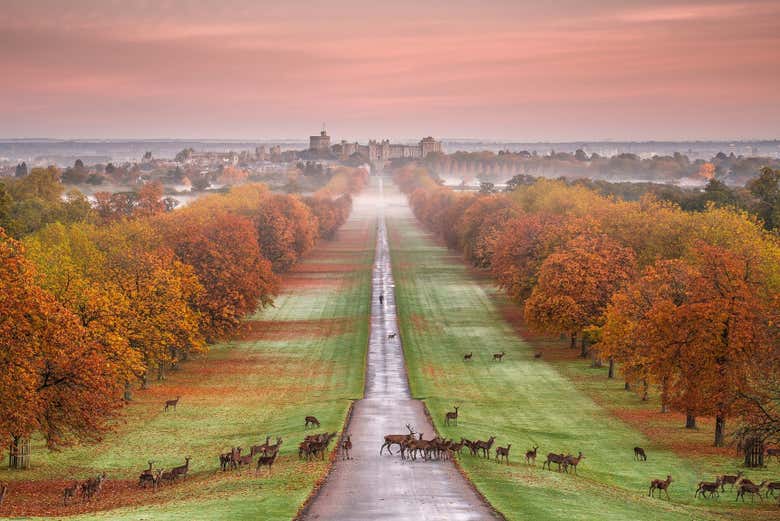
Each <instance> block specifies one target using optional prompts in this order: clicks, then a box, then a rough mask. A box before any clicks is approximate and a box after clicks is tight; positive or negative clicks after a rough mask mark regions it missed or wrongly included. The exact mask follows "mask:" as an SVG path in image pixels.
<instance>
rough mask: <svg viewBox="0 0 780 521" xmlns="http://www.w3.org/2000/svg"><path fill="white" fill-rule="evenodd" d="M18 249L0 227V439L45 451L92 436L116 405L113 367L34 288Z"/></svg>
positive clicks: (63, 312) (118, 390) (76, 322)
mask: <svg viewBox="0 0 780 521" xmlns="http://www.w3.org/2000/svg"><path fill="white" fill-rule="evenodd" d="M37 280H38V275H37V273H36V270H35V268H34V267H33V266H32V264H31V263H30V262H29V261H28V260H27V259H26V258H25V257H24V249H23V247H22V246H21V245H20V244H19V243H18V242H16V241H14V240H12V239H10V238H9V237H8V236H6V235H5V233H4V232H2V230H0V286H1V287H2V289H3V290H2V291H1V292H0V364H2V367H3V371H2V372H0V435H2V437H3V438H5V439H11V440H12V444H11V447H12V458H11V462H12V463H16V462H17V460H16V459H15V457H14V451H16V450H18V448H19V447H20V446H21V445H22V444H24V443H25V440H26V439H28V438H29V437H30V436H31V435H32V434H34V433H41V434H42V435H43V436H44V438H45V439H46V443H47V445H48V446H49V447H50V448H57V447H61V446H64V445H67V444H69V443H72V442H74V441H77V440H88V439H96V438H99V437H100V434H101V433H103V432H105V430H106V429H107V428H108V425H107V420H108V419H109V418H111V417H112V415H113V413H114V412H115V411H116V409H117V407H118V406H119V405H120V403H121V400H120V393H121V379H120V378H118V377H117V368H116V366H115V365H114V364H113V363H112V361H111V360H109V359H107V357H106V356H105V355H104V353H103V351H102V349H101V348H100V346H98V345H97V344H96V343H95V342H94V341H93V340H92V339H91V338H90V335H89V334H88V333H87V331H86V330H85V329H84V327H82V326H81V324H80V323H79V320H78V319H77V317H76V316H75V315H73V314H72V313H71V312H69V311H68V310H67V309H65V307H63V306H62V305H61V304H60V303H59V302H57V300H56V299H55V298H54V297H53V296H52V295H51V294H50V293H48V292H47V291H45V290H43V289H41V288H40V287H39V286H38V285H37Z"/></svg>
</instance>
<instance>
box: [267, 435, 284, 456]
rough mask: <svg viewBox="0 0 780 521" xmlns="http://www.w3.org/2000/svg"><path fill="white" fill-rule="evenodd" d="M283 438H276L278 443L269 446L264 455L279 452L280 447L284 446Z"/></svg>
mask: <svg viewBox="0 0 780 521" xmlns="http://www.w3.org/2000/svg"><path fill="white" fill-rule="evenodd" d="M282 441H283V440H282V438H281V437H280V436H277V437H276V443H274V444H273V445H268V446H267V447H266V448H265V450H263V454H270V453H271V452H278V451H279V447H281V446H282Z"/></svg>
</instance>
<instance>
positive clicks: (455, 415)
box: [444, 405, 458, 425]
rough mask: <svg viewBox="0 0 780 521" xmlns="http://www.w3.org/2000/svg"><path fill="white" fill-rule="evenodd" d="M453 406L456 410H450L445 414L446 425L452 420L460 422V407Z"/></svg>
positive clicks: (456, 422)
mask: <svg viewBox="0 0 780 521" xmlns="http://www.w3.org/2000/svg"><path fill="white" fill-rule="evenodd" d="M453 407H455V412H452V411H449V412H447V414H445V415H444V425H449V424H450V421H451V420H452V421H454V422H455V425H457V424H458V407H457V406H454V405H453Z"/></svg>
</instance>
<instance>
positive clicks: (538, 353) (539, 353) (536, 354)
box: [534, 351, 542, 359]
mask: <svg viewBox="0 0 780 521" xmlns="http://www.w3.org/2000/svg"><path fill="white" fill-rule="evenodd" d="M541 357H542V352H541V351H537V352H535V353H534V358H537V359H538V358H541Z"/></svg>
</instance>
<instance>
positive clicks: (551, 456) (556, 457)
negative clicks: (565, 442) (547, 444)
mask: <svg viewBox="0 0 780 521" xmlns="http://www.w3.org/2000/svg"><path fill="white" fill-rule="evenodd" d="M552 463H557V464H558V472H560V471H561V465H563V464H565V463H566V455H564V454H555V453H554V452H550V453H548V454H547V460H546V461H545V462H544V463H542V470H544V467H545V465H546V466H547V469H548V470H552V466H551V464H552Z"/></svg>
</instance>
